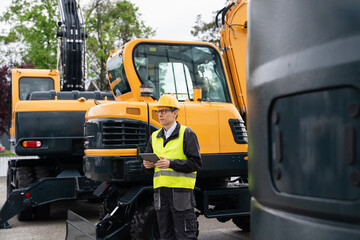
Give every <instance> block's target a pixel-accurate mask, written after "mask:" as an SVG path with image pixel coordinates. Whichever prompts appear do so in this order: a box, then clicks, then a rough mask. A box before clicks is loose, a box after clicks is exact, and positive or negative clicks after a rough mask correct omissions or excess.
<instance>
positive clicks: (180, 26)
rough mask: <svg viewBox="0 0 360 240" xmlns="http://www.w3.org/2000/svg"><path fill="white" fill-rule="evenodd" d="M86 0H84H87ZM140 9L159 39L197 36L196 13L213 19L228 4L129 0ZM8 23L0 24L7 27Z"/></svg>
mask: <svg viewBox="0 0 360 240" xmlns="http://www.w3.org/2000/svg"><path fill="white" fill-rule="evenodd" d="M85 1H87V0H81V1H80V2H85ZM130 1H131V2H132V3H134V4H135V5H136V6H137V7H139V12H140V13H141V19H142V20H143V21H144V22H145V24H146V25H147V26H150V27H152V28H153V29H155V30H156V33H157V34H156V36H155V37H154V38H156V39H164V40H196V39H194V38H193V37H192V35H191V33H190V31H191V29H192V27H193V26H194V25H195V20H196V16H197V15H198V14H201V15H202V19H203V21H205V22H210V21H213V19H212V15H213V14H212V12H214V11H218V10H220V9H222V8H223V7H224V6H225V3H226V0H180V1H174V0H130ZM10 3H11V0H1V4H0V12H1V13H2V12H3V11H5V9H6V7H7V6H8V5H9V4H10ZM4 28H6V26H0V29H1V30H2V29H4Z"/></svg>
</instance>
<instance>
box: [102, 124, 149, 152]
mask: <svg viewBox="0 0 360 240" xmlns="http://www.w3.org/2000/svg"><path fill="white" fill-rule="evenodd" d="M102 130H103V138H102V144H103V146H104V147H105V148H135V147H138V146H146V144H147V124H146V123H144V122H141V121H134V120H132V121H126V120H123V121H107V122H102Z"/></svg>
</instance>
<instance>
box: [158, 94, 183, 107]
mask: <svg viewBox="0 0 360 240" xmlns="http://www.w3.org/2000/svg"><path fill="white" fill-rule="evenodd" d="M158 107H171V108H176V109H179V110H180V104H179V101H178V100H177V99H176V97H175V96H174V95H170V94H163V95H162V96H161V97H160V99H159V103H158Z"/></svg>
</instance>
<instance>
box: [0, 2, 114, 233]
mask: <svg viewBox="0 0 360 240" xmlns="http://www.w3.org/2000/svg"><path fill="white" fill-rule="evenodd" d="M58 3H59V10H60V17H61V21H60V22H59V26H60V29H61V30H60V31H59V32H58V37H59V43H60V47H59V49H60V50H61V52H60V53H59V60H60V61H59V69H58V70H54V69H49V70H39V69H13V70H12V80H11V97H12V115H11V129H10V143H11V150H12V151H13V152H14V153H15V154H17V155H18V156H20V157H18V158H16V159H11V160H9V161H8V172H7V201H6V202H5V204H4V205H3V206H2V208H1V211H0V228H9V227H10V225H9V224H8V222H7V220H8V219H10V218H12V217H13V216H15V215H17V216H18V219H19V220H33V219H45V218H48V217H49V214H50V204H51V203H52V202H55V201H60V200H66V199H94V198H96V197H95V196H94V195H93V194H92V193H93V191H94V190H95V189H96V188H97V186H98V185H99V183H97V182H95V181H92V180H89V179H87V178H86V177H85V175H84V171H83V167H82V161H83V156H84V131H83V125H84V122H85V113H86V111H87V110H88V109H89V108H90V107H92V106H95V105H96V104H97V103H107V102H110V101H108V100H111V99H112V100H113V99H114V98H113V95H112V94H111V93H110V92H107V93H106V92H100V91H95V92H87V91H82V90H84V74H83V70H84V62H83V61H82V59H83V54H84V49H83V48H84V41H85V37H86V33H85V30H84V26H83V24H82V22H81V19H80V17H79V15H78V5H77V4H76V1H75V0H60V1H58Z"/></svg>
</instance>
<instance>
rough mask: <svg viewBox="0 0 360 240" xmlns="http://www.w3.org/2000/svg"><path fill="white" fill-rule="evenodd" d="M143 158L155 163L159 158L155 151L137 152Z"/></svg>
mask: <svg viewBox="0 0 360 240" xmlns="http://www.w3.org/2000/svg"><path fill="white" fill-rule="evenodd" d="M139 155H140V157H141V158H142V159H143V160H146V161H150V162H154V163H156V162H157V160H159V159H160V158H159V157H158V156H157V155H156V154H155V153H139Z"/></svg>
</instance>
